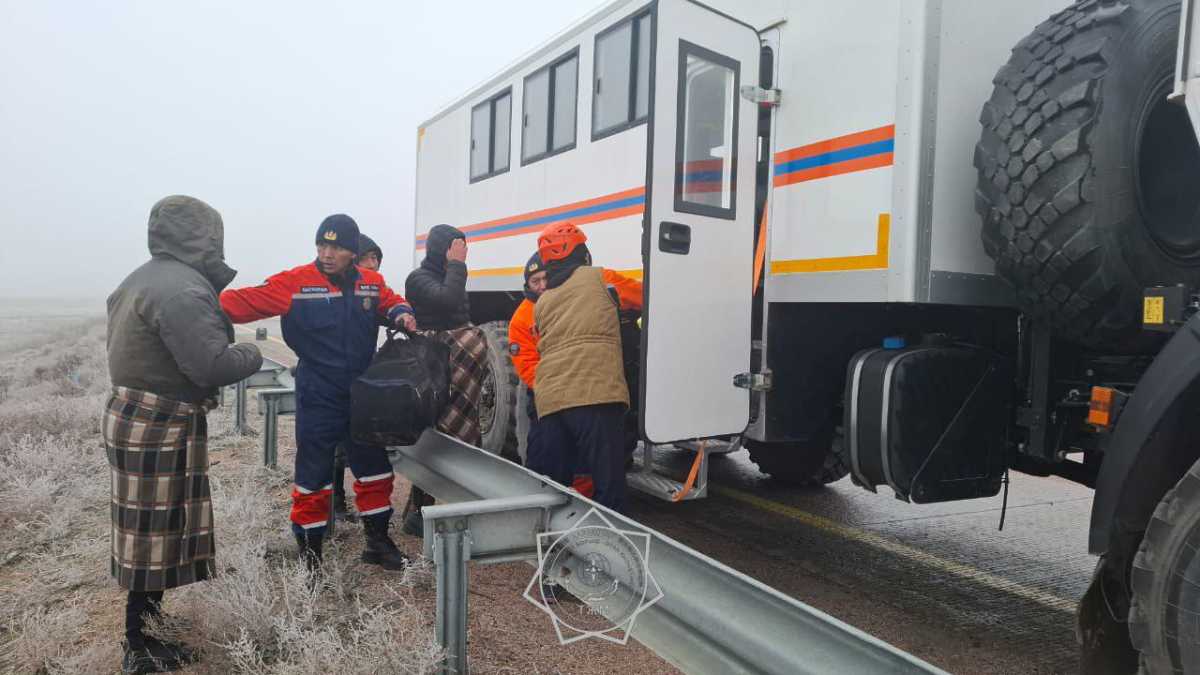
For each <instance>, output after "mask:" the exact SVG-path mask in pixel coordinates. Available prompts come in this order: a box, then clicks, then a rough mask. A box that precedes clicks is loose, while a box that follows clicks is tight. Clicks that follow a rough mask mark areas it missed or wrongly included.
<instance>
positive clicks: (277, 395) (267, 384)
mask: <svg viewBox="0 0 1200 675" xmlns="http://www.w3.org/2000/svg"><path fill="white" fill-rule="evenodd" d="M250 389H255V390H256V391H255V394H256V395H257V396H258V412H259V414H260V415H262V416H263V432H262V450H263V464H265V465H266V466H272V467H273V466H275V465H276V464H277V463H278V461H279V416H280V415H292V414H295V412H296V382H295V379H294V378H293V377H292V374H291V371H290V370H289V369H288V367H287V366H285V365H283V364H282V363H279V362H277V361H272V360H271V359H263V364H262V367H260V368H259V369H258V372H257V373H255V374H253V375H251V376H250V377H248V378H246V379H244V380H242V381H241V382H238V383H237V384H235V385H234V398H233V428H234V431H236V432H237V433H239V434H244V433H247V431H248V430H249V426H248V425H247V423H246V399H247V394H248V392H249V390H250Z"/></svg>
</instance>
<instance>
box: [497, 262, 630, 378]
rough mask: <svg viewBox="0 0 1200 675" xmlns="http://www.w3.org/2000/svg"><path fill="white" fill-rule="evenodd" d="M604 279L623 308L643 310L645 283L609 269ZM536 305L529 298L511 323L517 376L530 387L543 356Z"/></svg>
mask: <svg viewBox="0 0 1200 675" xmlns="http://www.w3.org/2000/svg"><path fill="white" fill-rule="evenodd" d="M603 279H604V284H605V285H606V286H608V287H609V288H611V289H613V290H614V291H616V293H617V301H618V303H619V304H620V307H621V310H622V311H641V309H642V282H640V281H638V280H637V279H630V278H629V277H626V276H622V275H621V274H619V273H617V272H614V271H612V270H610V269H605V270H603ZM533 308H534V304H533V302H532V301H531V300H529V299H528V298H526V299H525V300H523V301H522V302H521V304H520V305H519V306H518V307H517V311H515V312H513V315H512V318H511V319H509V322H508V353H509V355H510V356H511V357H512V362H513V367H514V368H515V369H516V371H517V377H519V378H521V381H522V382H524V383H525V386H527V387H529V388H530V389H533V381H534V376H535V375H536V374H537V365H538V361H539V359H540V356H539V355H538V336H537V330H536V329H535V327H534V325H533Z"/></svg>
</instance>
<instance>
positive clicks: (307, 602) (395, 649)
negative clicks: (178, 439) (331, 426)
mask: <svg viewBox="0 0 1200 675" xmlns="http://www.w3.org/2000/svg"><path fill="white" fill-rule="evenodd" d="M287 482H288V478H287V477H286V476H285V475H283V474H281V473H280V472H278V471H273V470H270V469H266V468H261V467H260V468H255V469H250V468H249V467H247V470H246V471H244V472H243V473H242V474H241V475H240V476H239V477H237V478H236V479H233V480H223V481H216V482H214V485H213V492H214V499H213V503H214V509H215V511H216V514H215V515H216V519H217V523H218V524H219V525H220V524H225V525H226V527H224V528H220V527H219V530H218V534H217V541H218V542H220V543H219V548H218V562H219V565H220V568H221V574H220V575H219V576H218V577H217V578H216V579H213V580H212V581H210V582H207V583H205V584H198V585H196V586H193V587H189V588H187V589H184V590H183V591H182V592H181V593H179V595H178V602H175V601H174V600H173V601H172V605H173V606H174V607H179V608H180V610H179V614H178V617H177V619H176V620H175V621H172V622H171V623H170V624H169V625H166V626H163V627H162V628H161V630H163V631H165V632H167V633H174V634H175V635H176V636H177V637H178V638H180V639H184V640H187V641H189V642H191V643H193V644H196V645H197V646H198V647H201V648H202V649H204V650H205V651H206V661H207V662H208V665H209V666H210V667H213V668H216V669H218V670H219V671H222V672H228V671H232V672H241V673H314V674H316V673H328V672H343V673H376V672H389V673H393V672H394V673H420V672H426V671H428V670H429V669H430V668H431V667H432V665H433V664H434V663H435V662H436V660H437V656H438V650H437V648H436V647H435V646H434V644H433V641H432V639H431V638H432V636H431V635H430V634H429V631H428V628H427V627H426V626H425V622H424V618H423V616H422V614H421V612H420V610H419V609H418V608H417V607H415V606H412V605H410V604H409V603H408V602H407V601H406V599H405V597H404V595H403V594H401V593H400V592H399V589H400V588H401V587H403V586H409V585H412V584H413V583H414V582H415V580H416V579H418V578H419V575H420V574H422V571H421V569H422V568H421V567H420V566H416V567H414V569H413V571H412V572H411V573H410V572H406V573H405V574H403V575H401V576H399V577H397V578H396V580H395V581H394V582H392V583H391V584H390V585H388V586H386V588H388V589H389V590H390V591H391V592H390V593H388V596H390V597H383V598H373V599H372V600H373V601H372V602H370V603H368V602H366V601H365V600H364V599H363V598H361V597H360V596H359V595H358V594H357V593H356V590H355V589H357V588H359V587H360V586H361V584H362V582H363V580H364V575H365V574H367V573H369V571H368V570H369V569H373V568H364V567H363V566H362V565H359V564H354V563H352V562H351V557H350V555H349V554H348V552H346V551H344V550H343V549H342V547H341V546H340V544H339V542H338V540H337V539H332V540H331V541H330V542H329V543H328V544H327V545H326V550H325V565H324V567H323V570H322V574H321V577H320V583H319V584H318V585H316V586H315V587H310V585H309V580H308V574H307V572H306V571H305V570H304V568H303V567H302V566H301V565H300V564H299V563H298V562H297V561H296V559H295V556H294V553H293V551H294V543H293V542H292V541H291V535H290V533H289V532H287V531H286V530H285V528H283V527H281V524H283V523H286V522H287V509H286V506H287V505H286V503H284V502H282V501H281V500H279V499H278V498H272V497H271V496H270V495H269V493H268V491H267V490H264V489H263V488H264V486H267V485H272V484H274V485H280V484H286V483H287ZM198 640H199V642H198Z"/></svg>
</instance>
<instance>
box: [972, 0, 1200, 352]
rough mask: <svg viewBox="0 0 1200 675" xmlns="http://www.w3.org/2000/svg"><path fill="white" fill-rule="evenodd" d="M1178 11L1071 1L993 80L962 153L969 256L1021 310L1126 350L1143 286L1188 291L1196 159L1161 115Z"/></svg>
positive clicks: (1167, 111)
mask: <svg viewBox="0 0 1200 675" xmlns="http://www.w3.org/2000/svg"><path fill="white" fill-rule="evenodd" d="M1178 26H1179V0H1140V1H1139V0H1080V1H1079V2H1076V3H1075V4H1074V5H1072V6H1071V7H1069V8H1067V9H1065V10H1063V11H1061V12H1059V13H1058V14H1055V15H1054V16H1052V17H1051V18H1050V19H1048V20H1047V21H1046V22H1044V23H1042V24H1041V25H1040V26H1038V27H1037V28H1036V29H1035V30H1034V31H1033V33H1032V34H1031V35H1029V36H1028V37H1026V38H1025V39H1023V40H1021V42H1020V43H1018V44H1017V46H1016V47H1015V48H1014V49H1013V51H1012V56H1011V57H1010V59H1009V61H1008V63H1007V64H1006V65H1004V66H1003V67H1002V68H1001V69H1000V71H999V72H998V73H997V74H996V77H995V79H994V80H993V83H994V84H995V88H994V90H993V92H992V96H991V99H990V100H989V101H988V102H987V103H986V104H984V106H983V112H982V114H981V116H980V123H981V124H982V126H983V131H982V135H981V137H980V140H979V143H978V145H977V146H976V148H975V166H976V168H977V169H978V172H979V173H978V176H979V177H978V183H977V189H976V193H975V195H976V200H975V203H976V210H977V211H978V212H979V213H980V215H981V216H982V217H983V245H984V248H985V249H986V251H987V253H988V255H990V256H991V257H992V258H993V259H994V260H995V261H996V271H997V273H998V274H999V275H1000V276H1001V277H1003V278H1005V279H1007V280H1008V281H1009V282H1011V283H1012V285H1013V286H1014V287H1015V289H1016V291H1017V294H1018V298H1019V301H1020V303H1021V305H1022V308H1023V309H1024V310H1025V311H1026V312H1028V313H1029V314H1030V315H1032V316H1033V317H1035V318H1036V317H1041V318H1044V319H1045V320H1046V321H1048V322H1049V324H1050V325H1051V327H1052V328H1053V329H1054V330H1055V331H1056V333H1057V334H1058V335H1059V336H1060V337H1063V338H1066V339H1068V340H1072V341H1074V342H1077V343H1079V344H1083V345H1086V346H1092V347H1103V348H1107V349H1128V348H1130V347H1131V346H1132V345H1133V344H1135V341H1134V339H1133V338H1135V337H1136V334H1137V332H1138V330H1139V326H1140V322H1141V307H1140V298H1141V292H1142V289H1143V288H1144V287H1146V286H1151V285H1158V284H1174V283H1200V189H1197V187H1196V186H1197V185H1198V184H1200V151H1198V149H1197V146H1196V141H1195V139H1194V138H1193V133H1192V130H1191V126H1190V124H1189V122H1188V118H1187V113H1186V111H1185V110H1184V108H1183V106H1181V105H1178V104H1175V103H1171V102H1168V101H1167V100H1166V97H1167V94H1168V93H1169V92H1170V91H1171V88H1172V81H1173V73H1174V67H1175V44H1176V33H1177V29H1178Z"/></svg>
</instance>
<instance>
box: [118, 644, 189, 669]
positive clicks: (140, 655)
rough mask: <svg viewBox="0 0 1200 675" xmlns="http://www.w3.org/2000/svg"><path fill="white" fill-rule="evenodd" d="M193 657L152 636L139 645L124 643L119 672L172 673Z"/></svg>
mask: <svg viewBox="0 0 1200 675" xmlns="http://www.w3.org/2000/svg"><path fill="white" fill-rule="evenodd" d="M193 660H194V657H192V656H191V654H190V653H184V650H181V649H179V648H177V647H172V646H170V645H167V644H165V643H163V642H159V641H158V640H155V639H153V638H150V639H147V640H145V641H144V642H142V644H141V645H140V646H136V647H135V646H131V645H130V644H129V643H128V642H126V643H125V656H124V657H123V658H122V659H121V672H122V673H124V674H125V675H142V674H143V673H173V672H175V671H176V670H179V669H180V668H183V667H184V666H185V665H187V664H189V663H191V662H192V661H193Z"/></svg>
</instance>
